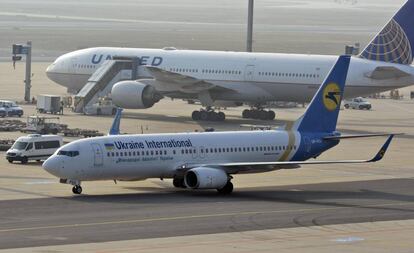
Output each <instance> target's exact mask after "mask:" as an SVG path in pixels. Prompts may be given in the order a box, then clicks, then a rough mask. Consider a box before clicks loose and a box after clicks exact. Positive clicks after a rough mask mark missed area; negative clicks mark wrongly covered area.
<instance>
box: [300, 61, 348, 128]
mask: <svg viewBox="0 0 414 253" xmlns="http://www.w3.org/2000/svg"><path fill="white" fill-rule="evenodd" d="M350 60H351V57H350V56H347V55H343V56H340V57H339V59H338V61H337V62H336V63H335V65H334V66H333V68H332V69H331V71H330V72H329V74H328V76H327V77H326V79H325V81H324V82H323V83H322V85H321V86H320V87H319V89H318V91H317V92H316V94H315V96H314V97H313V99H312V101H311V102H310V104H309V105H308V108H307V109H306V112H305V114H303V116H302V117H300V118H299V119H298V120H297V121H296V122H295V124H294V128H295V129H296V130H297V131H299V132H333V131H335V129H336V123H337V121H338V114H339V109H340V107H341V101H342V97H343V93H344V87H345V82H346V77H347V73H348V68H349V63H350Z"/></svg>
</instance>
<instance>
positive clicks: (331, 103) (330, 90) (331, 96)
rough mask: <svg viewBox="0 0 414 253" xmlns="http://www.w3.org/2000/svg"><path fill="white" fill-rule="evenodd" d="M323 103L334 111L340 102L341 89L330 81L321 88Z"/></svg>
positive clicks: (329, 109)
mask: <svg viewBox="0 0 414 253" xmlns="http://www.w3.org/2000/svg"><path fill="white" fill-rule="evenodd" d="M322 96H323V97H322V99H323V104H324V106H325V108H326V109H327V110H328V111H335V110H336V109H337V108H338V107H339V104H340V103H341V89H340V88H339V85H338V84H336V83H330V84H328V85H326V87H325V88H324V89H323V94H322Z"/></svg>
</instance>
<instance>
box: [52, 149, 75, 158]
mask: <svg viewBox="0 0 414 253" xmlns="http://www.w3.org/2000/svg"><path fill="white" fill-rule="evenodd" d="M57 155H64V156H69V157H75V156H78V155H79V151H65V150H60V151H59V152H58V153H57Z"/></svg>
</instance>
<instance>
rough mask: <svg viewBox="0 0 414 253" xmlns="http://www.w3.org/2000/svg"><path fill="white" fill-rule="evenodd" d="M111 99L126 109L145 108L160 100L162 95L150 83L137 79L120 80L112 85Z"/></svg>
mask: <svg viewBox="0 0 414 253" xmlns="http://www.w3.org/2000/svg"><path fill="white" fill-rule="evenodd" d="M111 93H112V101H113V102H114V103H115V104H116V105H117V106H119V107H122V108H126V109H146V108H150V107H152V106H153V105H154V104H155V103H157V102H158V101H160V100H161V98H162V95H161V94H160V93H158V92H157V91H156V90H155V88H154V87H153V86H151V85H148V84H144V83H141V82H139V81H121V82H118V83H116V84H114V86H113V87H112V92H111Z"/></svg>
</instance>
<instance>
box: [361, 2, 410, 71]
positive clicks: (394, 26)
mask: <svg viewBox="0 0 414 253" xmlns="http://www.w3.org/2000/svg"><path fill="white" fill-rule="evenodd" d="M413 25H414V0H408V1H407V2H406V3H405V4H404V6H403V7H401V9H400V10H399V11H398V12H397V14H395V16H394V17H393V18H392V19H391V20H390V21H389V22H388V23H387V25H386V26H385V27H384V28H383V29H382V30H381V31H380V32H379V33H378V34H377V35H376V36H375V38H374V39H373V40H372V41H371V42H370V43H369V44H368V46H367V47H366V48H365V49H364V50H363V51H362V52H361V54H360V55H359V57H361V58H364V59H368V60H373V61H384V62H391V63H399V64H411V63H412V62H413V56H414V55H413V53H414V52H413V49H414V26H413Z"/></svg>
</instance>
